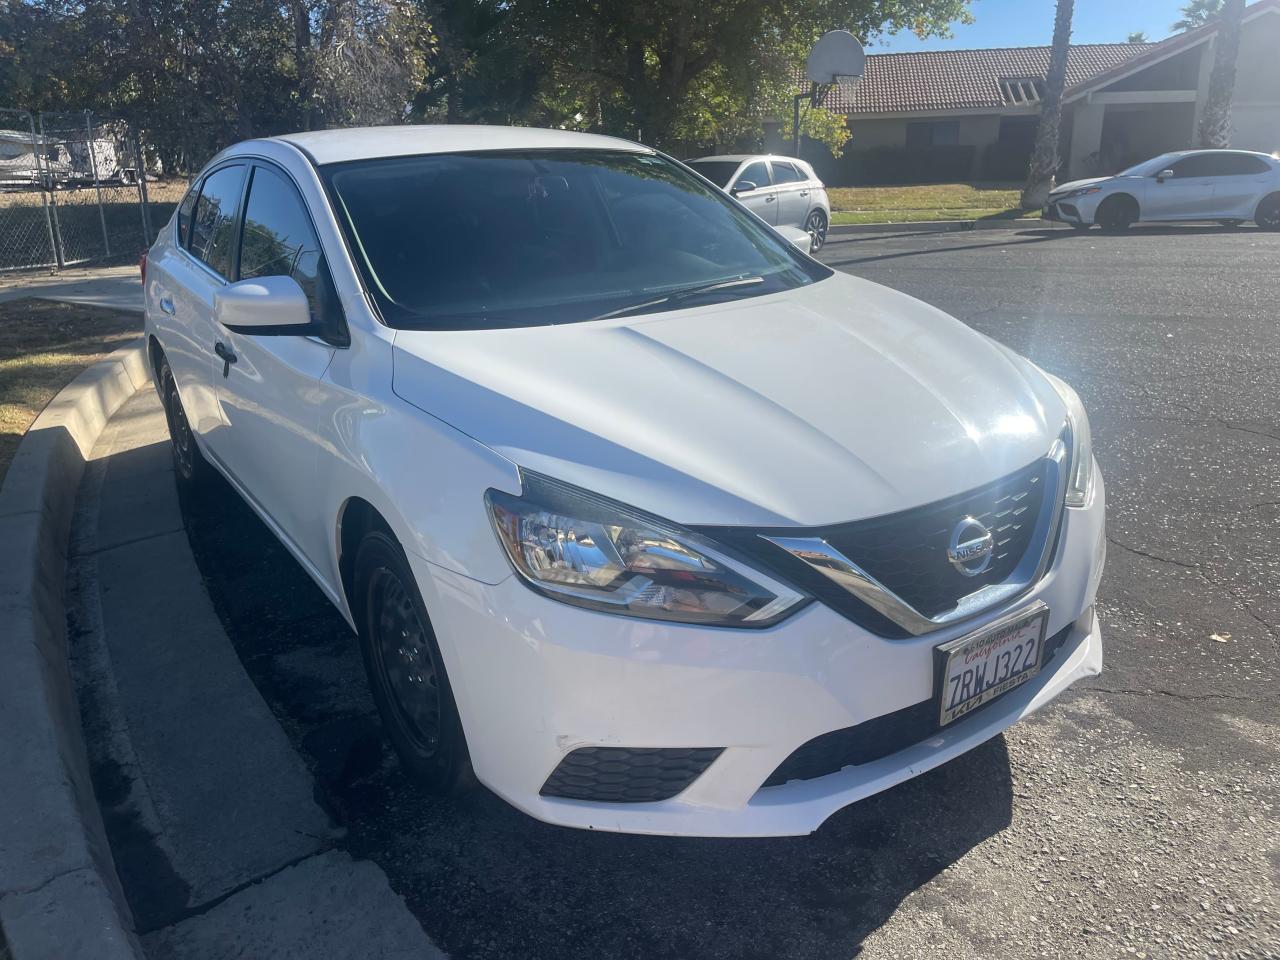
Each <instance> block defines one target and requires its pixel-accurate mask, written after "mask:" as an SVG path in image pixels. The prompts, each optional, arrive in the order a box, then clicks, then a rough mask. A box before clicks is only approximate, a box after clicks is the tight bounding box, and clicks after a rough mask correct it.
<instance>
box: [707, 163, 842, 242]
mask: <svg viewBox="0 0 1280 960" xmlns="http://www.w3.org/2000/svg"><path fill="white" fill-rule="evenodd" d="M689 166H690V167H692V168H693V169H694V170H696V171H698V173H700V174H702V175H703V176H704V177H706V178H707V179H708V180H710V181H711V182H712V183H714V184H715V185H716V186H717V187H719V188H720V189H722V190H727V191H728V192H729V193H731V194H732V195H733V196H735V197H737V198H738V201H739V202H740V203H741V204H742V205H743V206H744V207H746V208H747V209H748V210H750V211H751V212H752V213H754V214H755V215H756V216H758V217H759V218H760V219H761V220H763V221H764V222H765V223H767V224H769V225H770V226H773V227H792V228H799V229H801V230H803V231H805V232H806V233H807V234H809V250H810V252H811V253H817V252H818V251H819V250H821V249H822V245H823V244H825V243H826V242H827V230H828V228H829V227H830V224H831V201H830V200H829V199H828V197H827V188H826V187H825V186H823V183H822V181H821V180H819V179H818V175H817V174H816V173H814V172H813V167H811V166H809V164H807V163H805V162H804V161H803V160H797V159H795V158H794V157H775V156H769V155H764V156H756V155H747V154H734V155H725V156H721V157H702V158H700V159H698V160H690V161H689Z"/></svg>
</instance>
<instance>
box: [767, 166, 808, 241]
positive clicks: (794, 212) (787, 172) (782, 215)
mask: <svg viewBox="0 0 1280 960" xmlns="http://www.w3.org/2000/svg"><path fill="white" fill-rule="evenodd" d="M769 165H770V166H771V167H772V168H773V185H774V189H775V190H776V191H777V195H778V224H777V225H778V226H780V227H783V226H785V227H799V228H800V229H802V230H803V229H804V221H805V218H806V217H808V216H809V193H810V190H809V175H808V173H806V172H805V171H803V170H801V169H800V168H798V167H797V166H796V165H795V164H794V163H791V162H790V161H789V160H771V161H769Z"/></svg>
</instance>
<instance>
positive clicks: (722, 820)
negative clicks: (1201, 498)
mask: <svg viewBox="0 0 1280 960" xmlns="http://www.w3.org/2000/svg"><path fill="white" fill-rule="evenodd" d="M144 287H145V299H146V333H147V337H148V344H149V349H150V356H151V360H152V363H153V366H154V372H155V381H156V384H157V388H158V390H159V392H160V395H161V397H162V398H163V402H164V405H165V408H166V410H167V413H168V418H169V425H170V428H171V431H172V436H173V450H174V459H175V465H176V472H177V475H178V478H179V481H180V482H181V483H184V484H189V485H192V486H193V488H194V487H195V486H196V485H198V484H199V483H201V482H202V481H203V480H204V478H205V477H207V476H208V475H209V473H210V469H211V468H212V469H214V470H216V471H218V472H220V473H221V474H223V475H224V476H225V477H226V479H227V480H228V481H230V483H231V484H232V486H233V487H234V488H235V489H236V490H238V491H239V492H240V493H241V494H242V495H243V496H244V498H245V500H246V501H248V503H249V504H250V506H251V507H252V508H253V509H254V510H255V511H256V512H257V513H258V514H259V515H260V516H261V517H262V519H263V521H264V522H265V523H266V524H267V525H268V526H269V527H270V528H271V529H272V530H273V531H274V532H275V534H276V535H277V536H278V537H279V538H280V540H281V541H282V542H283V543H284V545H285V546H286V547H287V548H288V549H289V550H290V551H291V552H292V554H293V555H294V556H295V557H296V558H297V559H298V562H299V563H300V564H301V565H302V566H303V567H304V568H305V569H306V570H307V571H308V572H309V573H310V575H311V576H312V577H313V578H314V579H315V581H316V583H317V584H319V586H320V589H322V590H323V591H324V592H325V593H326V594H327V595H328V597H329V598H330V599H331V600H332V601H333V603H334V605H335V606H336V607H337V608H338V610H340V611H341V612H342V614H343V615H344V616H345V617H346V619H347V620H348V621H349V622H350V624H351V625H352V627H353V628H354V629H355V630H356V632H357V634H358V636H359V643H360V645H361V649H362V651H363V655H364V660H365V663H366V666H367V667H368V674H369V682H370V685H371V688H372V691H373V694H374V697H375V699H376V701H377V705H378V708H379V710H380V712H381V716H382V719H383V721H384V725H385V729H386V731H387V734H388V736H389V738H390V740H391V742H392V743H393V745H394V746H395V748H396V750H397V751H398V753H399V755H400V757H401V760H402V762H403V764H404V766H405V767H406V768H407V769H408V770H409V771H410V772H411V773H412V774H414V775H416V776H417V777H418V778H419V779H420V780H421V781H422V782H423V783H424V784H426V785H427V786H428V787H430V788H432V789H436V790H447V789H452V788H454V787H455V786H456V785H457V784H459V783H460V782H461V781H463V780H464V779H465V777H466V775H467V774H468V771H469V770H473V771H474V775H475V777H476V778H478V779H479V780H480V781H481V782H482V783H483V784H485V785H487V786H488V787H490V788H491V789H492V790H493V791H495V792H496V793H498V794H499V795H501V796H502V797H504V798H506V799H507V800H508V801H510V802H511V803H512V804H514V805H515V806H517V807H519V808H520V809H521V810H524V811H526V812H528V813H529V814H532V815H533V816H535V817H537V818H539V819H541V820H545V821H549V822H552V823H557V824H565V825H568V826H573V827H582V828H590V829H596V830H614V831H628V832H636V833H656V834H685V835H704V836H707V835H714V836H765V835H783V834H804V833H808V832H810V831H812V830H815V829H816V828H817V827H818V826H819V825H820V824H821V823H822V822H823V821H824V820H825V819H827V817H829V816H830V815H831V814H832V813H833V812H835V811H836V810H839V809H840V808H841V807H844V806H846V805H847V804H850V803H852V802H854V801H856V800H858V799H860V798H862V797H866V796H868V795H870V794H873V793H876V792H877V791H880V790H884V789H886V788H887V787H890V786H892V785H894V784H896V783H898V782H900V781H902V780H905V779H907V778H909V777H913V776H915V775H917V774H919V773H922V772H924V771H926V770H928V769H930V768H932V767H936V766H937V765H938V764H941V763H944V762H945V761H947V760H949V759H951V758H953V757H955V756H957V755H959V754H961V753H964V752H965V751H967V750H970V749H972V748H973V747H975V746H977V745H978V744H980V743H982V742H983V741H985V740H987V739H989V738H991V737H993V736H995V735H996V734H998V733H999V732H1000V731H1002V730H1004V729H1005V728H1006V727H1008V726H1009V725H1010V724H1012V723H1014V722H1015V721H1017V720H1018V719H1020V718H1021V717H1024V716H1026V715H1027V714H1029V713H1031V712H1032V711H1034V710H1037V709H1039V708H1040V707H1042V706H1044V705H1045V704H1046V703H1048V702H1049V701H1050V700H1052V699H1053V698H1054V697H1056V696H1057V695H1058V694H1060V693H1061V692H1062V691H1063V690H1065V689H1066V688H1067V687H1068V686H1070V685H1071V684H1073V683H1075V682H1076V681H1077V680H1079V679H1081V678H1082V677H1087V676H1090V675H1092V674H1096V673H1097V672H1098V671H1099V670H1100V669H1101V666H1102V645H1101V634H1100V631H1099V626H1098V622H1097V620H1096V618H1095V616H1094V593H1095V591H1096V589H1097V585H1098V578H1099V576H1100V574H1101V572H1102V566H1103V557H1104V544H1105V541H1104V536H1103V484H1102V478H1101V476H1100V475H1099V472H1098V468H1097V465H1096V464H1095V462H1094V458H1093V456H1092V453H1091V447H1090V438H1089V425H1088V420H1087V418H1086V416H1085V412H1084V410H1083V408H1082V406H1081V403H1080V400H1079V398H1078V397H1077V396H1076V394H1075V393H1074V392H1073V391H1072V390H1071V388H1070V387H1068V386H1067V385H1066V384H1065V383H1063V382H1062V381H1060V380H1058V379H1056V378H1054V377H1053V376H1050V375H1049V374H1047V373H1045V372H1043V371H1041V370H1040V369H1038V368H1037V367H1035V366H1033V365H1032V364H1031V363H1030V362H1028V361H1026V360H1024V359H1021V358H1020V357H1018V356H1017V355H1015V354H1014V353H1012V352H1011V351H1009V350H1007V349H1005V348H1004V347H1001V346H1000V345H998V344H997V343H995V342H994V341H992V340H989V339H988V338H986V337H984V336H982V335H981V334H979V333H976V332H974V331H973V330H972V329H970V328H969V327H967V326H965V325H964V324H962V323H960V322H958V321H956V320H954V319H952V318H951V317H949V316H947V315H946V314H944V313H942V312H941V311H939V310H936V309H934V308H933V307H930V306H928V305H926V304H924V303H921V302H919V301H917V300H913V299H912V298H910V297H908V296H905V295H903V294H901V293H896V292H894V291H892V290H889V289H886V288H884V287H880V286H877V285H875V284H873V283H869V282H867V281H865V280H859V279H856V278H854V277H851V276H847V275H845V274H841V273H836V272H833V271H832V270H830V269H828V268H827V267H825V266H823V265H822V264H820V263H818V262H817V261H815V260H812V259H810V258H809V257H808V256H807V255H805V254H804V253H802V252H800V251H799V250H797V249H796V248H795V247H794V246H792V245H791V244H789V243H787V242H786V241H785V240H783V239H782V238H780V237H779V236H778V235H777V234H776V233H775V232H774V231H772V230H770V229H769V228H767V227H766V226H765V225H764V224H762V223H760V221H759V220H758V219H756V218H755V217H754V216H751V215H750V214H748V213H747V212H746V211H745V210H743V208H742V207H741V206H740V205H739V204H737V203H735V202H734V201H733V200H732V199H730V198H729V197H728V196H726V195H725V194H724V193H723V192H722V191H720V190H718V189H716V188H714V187H713V186H712V185H710V184H708V183H706V182H705V181H704V180H702V179H701V178H699V177H696V176H694V175H692V174H690V173H689V172H688V171H686V170H685V169H684V168H683V167H682V166H680V165H679V164H677V163H675V162H674V161H671V160H668V159H667V158H665V157H663V156H661V155H660V154H657V153H655V152H654V151H652V150H650V149H648V148H646V147H643V146H639V145H637V144H633V143H628V142H625V141H622V140H615V139H611V138H607V137H598V136H588V135H583V134H574V133H567V132H563V131H552V130H529V129H509V128H500V127H489V128H486V127H465V126H448V127H387V128H377V129H367V130H347V131H340V130H334V131H325V132H316V133H303V134H295V135H292V136H285V137H279V138H275V139H269V140H254V141H249V142H246V143H242V144H239V145H238V146H235V147H232V148H230V149H229V150H225V151H223V152H222V153H221V154H219V155H218V156H217V157H215V158H214V159H213V160H212V161H211V162H210V164H209V165H208V167H206V168H205V170H204V171H203V172H202V173H201V175H200V177H199V178H198V179H197V181H196V182H195V184H194V185H193V187H192V189H191V192H190V194H189V195H188V196H187V197H186V199H184V200H183V202H182V203H181V205H180V207H179V209H178V211H177V214H176V215H175V217H174V218H173V220H172V221H171V222H170V223H169V224H168V225H167V226H166V227H165V228H164V229H163V230H162V231H161V235H160V237H159V239H158V240H157V241H156V243H155V245H154V246H153V247H152V249H151V250H150V253H149V255H148V258H147V259H146V261H145V272H144Z"/></svg>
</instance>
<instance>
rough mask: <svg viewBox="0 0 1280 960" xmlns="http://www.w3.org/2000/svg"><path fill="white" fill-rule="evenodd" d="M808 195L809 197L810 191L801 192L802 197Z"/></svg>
mask: <svg viewBox="0 0 1280 960" xmlns="http://www.w3.org/2000/svg"><path fill="white" fill-rule="evenodd" d="M808 195H809V191H808V190H801V191H800V196H802V197H807V196H808Z"/></svg>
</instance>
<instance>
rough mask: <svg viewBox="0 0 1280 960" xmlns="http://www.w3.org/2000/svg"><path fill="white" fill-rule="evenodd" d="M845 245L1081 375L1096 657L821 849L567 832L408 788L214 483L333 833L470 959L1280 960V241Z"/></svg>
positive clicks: (328, 631) (352, 665) (347, 665)
mask: <svg viewBox="0 0 1280 960" xmlns="http://www.w3.org/2000/svg"><path fill="white" fill-rule="evenodd" d="M822 259H823V260H825V261H826V262H827V263H829V264H830V265H831V266H833V267H836V268H838V269H841V270H846V271H848V272H850V273H854V274H857V275H859V276H863V277H866V278H868V279H871V280H874V281H877V282H879V283H883V284H886V285H889V286H892V287H895V288H898V289H900V290H903V291H905V292H907V293H910V294H912V295H914V296H917V297H920V298H922V299H924V300H927V301H929V302H931V303H933V304H935V305H937V306H939V307H941V308H943V309H944V310H947V311H949V312H951V313H953V314H954V315H956V316H957V317H959V318H960V319H962V320H964V321H965V322H967V323H969V324H971V325H972V326H974V327H976V328H977V329H979V330H980V331H982V332H984V333H986V334H988V335H990V336H992V337H994V338H996V339H998V340H1000V341H1002V342H1004V343H1007V344H1009V345H1010V346H1012V347H1013V348H1014V349H1016V350H1018V351H1020V352H1022V353H1024V354H1026V355H1028V356H1030V357H1031V358H1032V359H1033V360H1035V361H1036V362H1037V363H1039V364H1040V365H1041V366H1043V367H1045V368H1046V369H1048V370H1050V371H1052V372H1054V373H1057V374H1059V375H1060V376H1062V377H1064V378H1065V379H1067V380H1068V381H1069V382H1071V383H1072V384H1073V385H1074V386H1075V387H1076V388H1077V389H1078V390H1079V392H1080V393H1081V395H1082V397H1083V398H1084V400H1085V403H1086V404H1087V406H1088V407H1089V409H1090V412H1091V415H1092V421H1093V430H1094V438H1095V450H1096V453H1097V456H1098V458H1099V460H1100V462H1101V464H1102V468H1103V471H1104V474H1105V476H1106V481H1107V495H1108V500H1109V511H1108V513H1109V558H1108V569H1107V574H1106V576H1105V577H1104V580H1103V585H1102V590H1101V595H1100V611H1101V615H1102V618H1103V626H1104V631H1105V634H1104V635H1105V639H1106V644H1107V647H1106V651H1107V666H1106V670H1105V672H1104V674H1103V675H1102V676H1101V677H1099V678H1097V679H1096V680H1094V681H1091V682H1089V683H1087V684H1084V685H1081V687H1079V688H1077V689H1074V690H1072V691H1071V692H1069V693H1068V694H1067V695H1065V696H1064V697H1062V698H1061V699H1060V700H1059V701H1058V702H1056V703H1055V704H1054V705H1052V706H1051V707H1050V708H1048V709H1046V710H1045V711H1043V712H1042V713H1041V714H1039V715H1037V716H1036V717H1034V718H1032V719H1030V720H1028V721H1026V722H1024V723H1023V724H1021V725H1019V726H1017V727H1015V728H1014V729H1013V730H1011V731H1010V732H1009V733H1008V734H1006V735H1005V736H1004V737H1001V738H998V739H996V740H994V741H992V742H990V743H988V744H987V745H985V746H984V747H982V748H980V749H978V750H976V751H974V752H973V753H971V754H969V755H967V756H965V757H963V758H960V759H958V760H956V761H955V762H953V763H951V764H949V765H947V766H945V767H943V768H941V769H939V770H937V771H934V772H932V773H930V774H928V775H926V776H923V777H920V778H919V779H917V780H914V781H912V782H909V783H907V784H904V785H902V786H900V787H898V788H895V789H893V790H891V791H889V792H887V793H884V794H882V795H880V796H877V797H875V798H872V799H870V800H867V801H864V802H863V803H860V804H857V805H855V806H854V807H851V808H848V809H846V810H844V811H842V812H841V813H839V814H837V815H836V816H835V817H833V818H832V819H831V820H830V821H829V822H828V823H827V824H826V825H825V826H824V827H823V829H822V830H820V831H819V832H818V833H817V834H815V835H814V836H812V837H809V838H803V839H787V840H761V841H702V840H675V839H668V838H646V837H627V836H615V835H602V834H591V833H583V832H577V831H571V830H567V829H562V828H557V827H551V826H547V825H544V824H541V823H538V822H535V821H533V820H531V819H529V818H527V817H526V816H524V815H523V814H520V813H517V812H516V811H514V810H513V809H511V808H509V807H508V806H506V805H505V804H504V803H503V802H502V801H500V800H498V799H497V798H495V797H494V796H492V795H490V794H488V793H486V792H484V791H482V790H480V791H477V792H475V793H474V794H472V795H470V796H468V797H466V798H464V799H461V800H447V801H445V800H440V799H436V798H433V797H430V796H427V795H424V794H422V793H420V792H419V791H417V790H416V789H415V788H414V787H413V786H412V785H411V784H410V783H408V782H407V781H406V780H405V778H404V777H403V776H402V775H401V773H400V771H399V769H398V766H397V764H396V762H395V760H394V758H393V757H392V756H391V754H390V751H389V750H387V749H384V748H383V747H382V745H381V739H380V736H379V730H378V726H377V719H376V714H375V713H374V712H373V709H372V704H371V701H370V700H369V697H368V693H367V691H366V689H365V682H364V675H363V669H362V666H361V663H360V659H359V655H358V653H357V651H356V648H355V646H354V643H353V641H352V638H351V637H350V634H349V632H348V630H347V628H346V626H345V624H344V623H343V621H341V620H340V619H339V617H338V616H337V614H336V613H334V612H333V611H332V610H331V609H330V608H329V607H328V605H327V603H326V601H325V600H324V599H323V597H322V596H321V594H320V593H319V591H318V590H317V589H316V588H315V587H313V586H312V584H311V582H310V581H309V580H308V579H307V577H306V576H305V574H303V573H302V571H301V570H300V569H299V568H298V567H297V565H296V564H295V563H294V562H293V561H292V559H291V558H290V557H289V555H288V554H287V553H286V552H285V551H284V549H283V548H281V547H280V546H279V545H278V544H277V543H276V542H275V541H274V540H273V539H272V537H271V535H270V534H269V533H268V532H267V531H266V530H265V528H263V527H262V525H261V524H260V523H259V522H258V521H257V520H256V518H255V517H254V516H253V515H252V514H251V513H250V511H249V510H248V508H246V507H245V506H244V505H243V504H241V503H240V502H239V501H238V500H237V499H236V497H235V495H234V494H233V493H231V492H230V491H229V490H222V489H220V490H217V491H215V492H214V493H213V494H212V495H211V496H210V497H209V498H207V499H206V500H204V501H202V502H200V503H187V504H184V515H185V522H186V527H187V531H188V536H189V539H190V542H191V545H192V548H193V550H194V553H195V557H196V561H197V563H198V565H199V567H200V570H201V573H202V575H203V576H204V578H205V582H206V585H207V588H208V591H209V593H210V596H211V597H212V599H213V602H214V607H215V609H216V610H217V612H218V615H219V617H220V618H221V619H222V621H223V624H224V626H225V628H226V631H227V634H228V635H229V636H230V638H231V640H232V642H233V643H234V644H235V647H236V650H237V652H238V653H239V655H240V658H241V660H242V662H243V663H244V665H245V666H246V668H247V669H248V671H249V673H250V675H251V676H252V677H253V679H254V682H255V683H256V684H257V685H258V687H259V689H260V690H261V692H262V693H263V695H264V696H265V698H266V700H267V702H268V703H269V704H270V706H271V707H272V709H273V710H274V711H275V713H276V714H277V716H278V718H279V719H280V721H281V723H282V724H283V726H284V728H285V730H286V732H287V733H288V735H289V736H290V738H291V739H292V740H293V742H294V744H295V746H296V747H297V748H298V750H299V752H300V753H301V754H302V755H303V757H304V758H305V759H306V761H307V763H308V764H309V765H310V766H311V768H312V771H313V773H314V775H315V776H316V779H317V783H318V788H317V791H318V799H319V800H320V801H321V803H322V804H323V805H324V806H325V807H327V808H328V810H329V811H330V813H331V814H332V815H333V817H334V818H335V819H336V820H337V821H338V822H339V823H340V824H341V825H342V826H343V827H345V828H346V834H345V837H344V838H343V839H342V840H341V841H340V842H339V845H340V846H342V847H343V848H345V849H346V850H347V851H348V852H349V853H350V854H351V855H352V856H353V857H357V858H368V859H370V860H373V861H374V862H375V863H376V864H377V865H378V866H380V867H381V868H382V870H383V871H385V873H386V875H387V876H388V877H389V879H390V882H391V885H392V887H393V888H394V889H395V890H396V891H397V892H399V893H400V894H402V895H403V896H404V897H405V898H406V900H407V902H408V904H409V906H410V908H411V909H412V911H413V912H414V914H415V915H416V916H417V917H418V919H419V920H420V922H421V923H422V926H423V927H424V929H425V930H426V932H427V933H428V934H429V935H430V936H431V937H432V939H433V940H434V941H435V942H436V943H437V944H438V945H439V946H440V947H441V948H442V949H443V950H444V951H445V952H447V953H448V954H449V955H450V956H452V957H454V958H457V960H473V958H526V957H527V958H565V960H568V958H593V960H594V958H600V957H610V958H626V957H646V958H668V957H670V958H676V957H679V958H685V957H699V958H706V957H726V958H761V960H764V958H792V957H795V958H806V960H827V958H831V960H836V958H848V957H853V956H861V957H866V958H904V957H923V956H947V957H949V958H952V960H959V958H975V960H976V958H989V957H1000V958H1004V957H1009V958H1023V957H1028V958H1029V957H1068V956H1070V957H1117V956H1137V957H1162V958H1163V957H1169V958H1182V957H1239V958H1245V957H1249V958H1275V957H1280V831H1278V830H1277V814H1276V806H1275V805H1276V803H1277V800H1278V799H1280V775H1278V773H1277V770H1278V769H1280V764H1278V763H1277V760H1278V759H1280V711H1278V710H1277V704H1278V702H1280V697H1278V696H1277V686H1276V685H1277V680H1280V668H1278V664H1280V656H1278V653H1280V651H1278V649H1277V644H1278V641H1280V553H1278V551H1277V546H1278V545H1280V456H1278V454H1280V387H1278V386H1277V374H1278V372H1280V310H1278V304H1280V234H1264V233H1259V232H1257V231H1255V230H1252V229H1239V230H1234V231H1228V230H1221V229H1213V230H1209V229H1196V228H1181V229H1168V230H1141V231H1136V232H1135V233H1133V234H1132V235H1128V236H1114V237H1113V236H1103V235H1100V234H1097V233H1091V234H1087V235H1075V234H1073V233H1071V232H1070V231H1066V230H1061V231H1058V230H1054V231H1025V232H1014V231H986V232H977V233H953V234H935V235H923V236H921V235H917V236H911V235H896V236H889V237H883V236H874V237H867V236H859V237H848V238H833V242H831V243H830V244H828V246H827V248H826V249H825V250H824V251H823V254H822ZM797 375H802V371H797Z"/></svg>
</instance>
